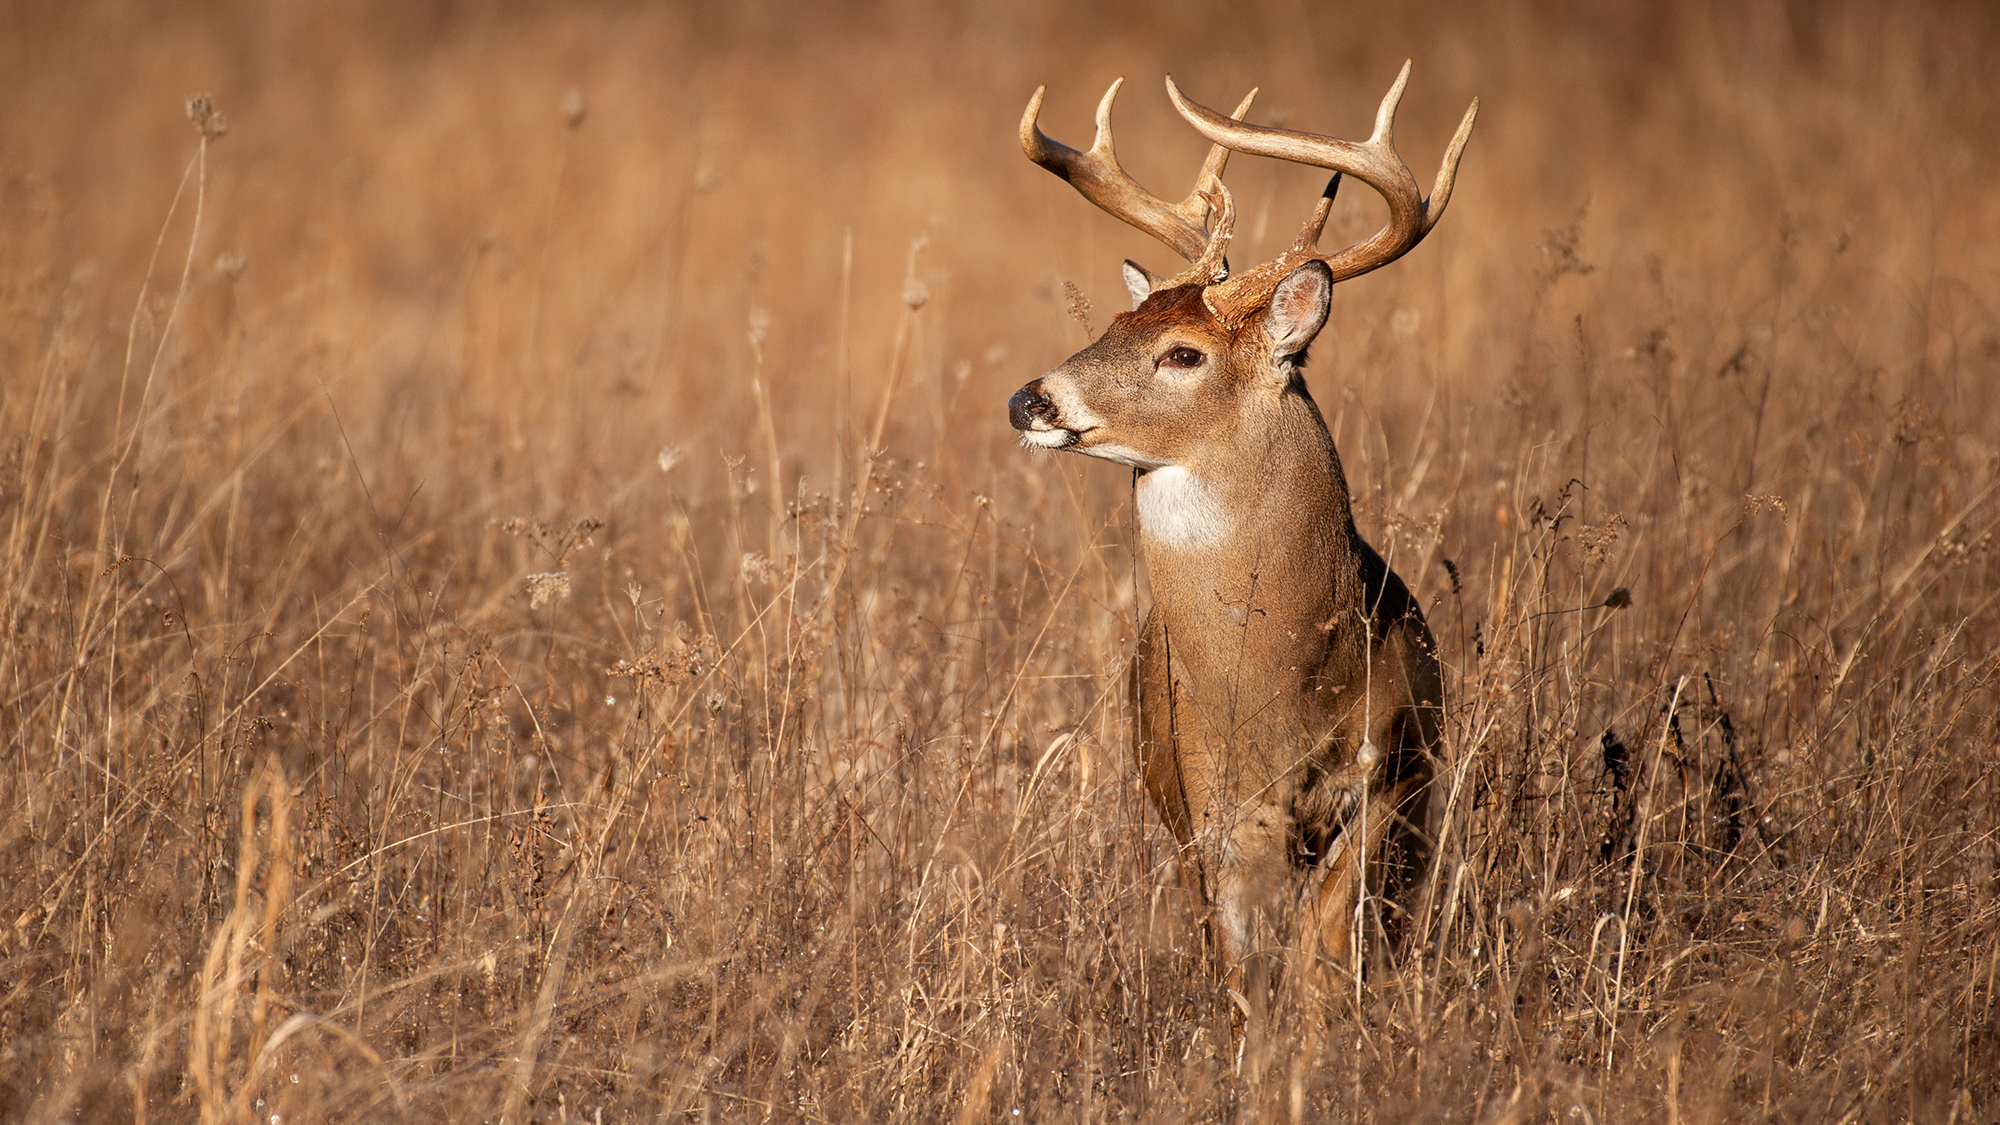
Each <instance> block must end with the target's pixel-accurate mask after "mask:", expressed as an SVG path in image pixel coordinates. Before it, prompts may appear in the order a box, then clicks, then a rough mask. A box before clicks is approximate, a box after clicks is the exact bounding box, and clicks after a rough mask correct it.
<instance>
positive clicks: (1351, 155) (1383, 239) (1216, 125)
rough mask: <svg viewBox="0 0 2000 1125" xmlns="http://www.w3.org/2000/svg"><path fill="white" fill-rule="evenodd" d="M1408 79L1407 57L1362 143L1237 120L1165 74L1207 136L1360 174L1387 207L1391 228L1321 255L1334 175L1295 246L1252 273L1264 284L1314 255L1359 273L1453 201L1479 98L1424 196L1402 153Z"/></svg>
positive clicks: (1405, 243)
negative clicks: (1401, 109)
mask: <svg viewBox="0 0 2000 1125" xmlns="http://www.w3.org/2000/svg"><path fill="white" fill-rule="evenodd" d="M1409 80H1410V64H1409V63H1408V62H1405V63H1404V64H1403V69H1402V71H1401V72H1400V73H1398V74H1397V75H1396V81H1395V84H1394V85H1392V86H1391V87H1390V88H1389V92H1388V93H1387V94H1386V95H1384V96H1383V98H1382V104H1381V106H1380V107H1379V108H1378V109H1377V110H1376V111H1375V129H1374V132H1373V133H1372V134H1371V135H1370V136H1369V138H1368V139H1367V140H1366V141H1363V142H1360V143H1356V142H1354V141H1346V140H1341V139H1339V138H1337V137H1323V136H1320V135H1318V134H1315V133H1303V132H1296V131H1293V130H1290V129H1274V128H1268V127H1265V126H1260V125H1247V124H1244V123H1242V122H1238V121H1231V120H1229V119H1227V118H1225V117H1223V116H1222V115H1221V114H1219V113H1216V112H1215V111H1214V110H1212V109H1209V108H1207V107H1206V106H1202V105H1199V104H1197V103H1195V102H1193V101H1190V100H1189V99H1188V98H1186V97H1185V96H1183V95H1182V94H1181V92H1180V90H1179V88H1177V87H1176V86H1175V85H1174V82H1173V79H1172V78H1169V79H1167V96H1168V97H1170V98H1172V99H1173V102H1174V108H1176V109H1178V110H1179V111H1180V113H1181V116H1182V117H1185V118H1186V119H1187V121H1188V123H1189V124H1190V125H1193V126H1194V127H1195V128H1196V129H1197V130H1199V131H1200V132H1201V133H1202V135H1203V136H1206V137H1207V138H1208V139H1209V140H1211V141H1214V142H1215V143H1217V144H1221V145H1227V146H1228V147H1230V148H1232V149H1234V150H1236V151H1237V152H1247V153H1250V154H1251V155H1253V156H1269V157H1275V158H1277V159H1279V160H1289V161H1292V162H1294V163H1298V164H1308V165H1312V166H1314V167H1318V168H1327V169H1331V170H1332V171H1334V172H1336V173H1340V174H1345V175H1351V176H1354V177H1355V178H1357V179H1359V180H1360V181H1361V182H1362V183H1365V184H1367V185H1368V186H1369V187H1371V188H1373V189H1374V190H1375V191H1376V193H1377V194H1379V195H1381V196H1382V198H1383V200H1384V201H1385V202H1387V203H1388V205H1389V225H1388V226H1385V227H1383V228H1382V229H1381V230H1379V231H1377V232H1376V233H1375V234H1374V235H1372V236H1370V237H1369V238H1367V239H1366V240H1364V241H1362V242H1359V243H1356V244H1355V245H1353V246H1349V247H1347V248H1346V249H1344V250H1341V251H1339V252H1337V253H1334V254H1321V253H1318V252H1317V250H1316V246H1317V244H1318V241H1319V235H1320V232H1321V230H1322V229H1323V227H1324V225H1325V222H1326V216H1327V215H1328V214H1329V213H1330V212H1331V199H1332V194H1331V193H1332V190H1333V189H1334V187H1336V186H1337V184H1338V177H1337V176H1336V179H1335V182H1334V183H1333V184H1329V185H1328V192H1327V194H1326V195H1324V196H1323V197H1322V198H1321V201H1320V203H1319V205H1318V206H1317V207H1316V208H1315V209H1314V213H1313V216H1312V218H1310V219H1308V220H1307V222H1306V225H1305V227H1304V229H1303V230H1301V231H1300V234H1299V240H1298V242H1297V243H1295V244H1294V245H1293V247H1292V249H1291V250H1290V251H1288V252H1287V253H1286V254H1285V255H1284V256H1283V257H1281V258H1279V259H1278V260H1277V261H1276V262H1273V263H1272V264H1271V265H1270V266H1268V267H1262V268H1260V269H1258V270H1256V271H1253V272H1254V273H1255V274H1256V275H1257V277H1258V280H1259V281H1260V282H1261V281H1263V280H1267V278H1266V277H1265V275H1266V274H1270V273H1278V272H1279V271H1281V270H1282V271H1283V272H1289V271H1290V270H1292V269H1296V268H1297V267H1298V266H1299V265H1301V264H1303V263H1304V262H1305V261H1307V260H1309V259H1312V258H1317V259H1319V260H1320V261H1323V262H1325V263H1327V265H1328V266H1330V267H1332V269H1333V276H1334V280H1335V281H1342V280H1345V279H1347V278H1350V277H1356V276H1359V275H1360V274H1364V273H1367V272H1368V271H1370V270H1372V269H1376V268H1378V267H1380V266H1384V265H1387V264H1388V263H1390V262H1393V261H1395V260H1396V259H1397V258H1400V257H1402V256H1403V255H1404V254H1406V253H1408V252H1409V251H1410V249H1411V248H1412V247H1414V246H1415V245H1416V244H1417V243H1419V242H1421V241H1423V238H1424V236H1425V235H1426V234H1429V233H1430V230H1431V228H1432V227H1433V226H1435V225H1437V220H1438V218H1439V217H1440V216H1441V215H1443V214H1444V207H1445V204H1446V203H1447V202H1449V201H1450V199H1451V185H1452V182H1453V180H1454V179H1455V177H1456V176H1457V174H1458V161H1459V157H1460V156H1461V155H1462V154H1463V152H1464V151H1465V144H1466V141H1467V140H1468V139H1469V138H1470V137H1471V135H1472V122H1473V119H1474V118H1475V117H1476V116H1477V115H1478V110H1479V103H1478V101H1477V100H1476V99H1475V100H1474V101H1473V103H1472V107H1471V108H1470V109H1468V110H1467V111H1466V115H1465V118H1464V120H1463V121H1461V122H1460V124H1459V127H1458V133H1457V134H1456V135H1455V136H1453V138H1452V143H1451V145H1450V147H1449V148H1448V149H1447V150H1446V153H1445V158H1444V164H1443V166H1442V167H1441V168H1440V170H1439V172H1438V179H1437V186H1436V188H1434V189H1433V191H1432V194H1431V198H1429V199H1425V198H1424V197H1423V195H1422V194H1420V190H1419V189H1418V187H1417V181H1416V177H1415V176H1412V175H1411V174H1410V169H1409V166H1408V165H1406V164H1404V163H1403V158H1402V157H1401V156H1399V155H1397V153H1396V145H1395V128H1396V109H1397V107H1398V105H1400V104H1401V102H1402V100H1403V90H1404V89H1405V87H1407V86H1408V84H1409ZM1239 280H1241V281H1243V282H1244V283H1245V284H1246V285H1248V284H1249V283H1250V275H1247V274H1246V275H1243V277H1242V278H1240V279H1239Z"/></svg>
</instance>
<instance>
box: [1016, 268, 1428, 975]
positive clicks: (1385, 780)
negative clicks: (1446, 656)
mask: <svg viewBox="0 0 2000 1125" xmlns="http://www.w3.org/2000/svg"><path fill="white" fill-rule="evenodd" d="M1309 268H1313V267H1309ZM1308 280H1310V279H1308ZM1287 284H1288V285H1289V284H1290V283H1287ZM1201 296H1202V291H1201V289H1200V288H1199V287H1197V286H1178V287H1175V288H1172V289H1168V290H1165V291H1163V292H1157V293H1153V294H1151V295H1150V296H1148V297H1147V298H1146V300H1145V301H1144V302H1142V303H1141V304H1140V306H1139V307H1138V308H1137V309H1135V310H1134V311H1132V312H1130V313H1125V314H1123V315H1121V316H1119V317H1117V318H1116V319H1115V320H1114V321H1113V322H1112V325H1111V327H1110V328H1109V329H1108V330H1107V331H1106V332H1105V334H1104V335H1103V336H1102V337H1101V338H1099V339H1098V340H1097V341H1096V342H1095V343H1093V344H1091V345H1090V346H1089V347H1087V348H1085V349H1084V350H1083V351H1082V352H1079V353H1078V354H1077V355H1076V356H1075V357H1073V358H1072V359H1071V360H1070V361H1069V362H1067V363H1065V364H1063V365H1062V366H1061V367H1059V368H1057V369H1056V370H1055V371H1053V372H1051V373H1050V374H1049V375H1047V376H1045V377H1044V378H1043V379H1041V380H1037V381H1036V383H1034V384H1031V385H1030V388H1031V389H1032V390H1033V391H1034V393H1036V394H1038V395H1045V396H1047V398H1048V401H1050V402H1051V403H1052V404H1053V405H1054V407H1055V410H1056V412H1057V415H1058V416H1059V417H1063V416H1067V415H1069V414H1074V415H1076V416H1078V417H1083V418H1090V419H1093V420H1094V421H1096V422H1097V423H1098V424H1097V425H1096V426H1093V427H1090V428H1088V429H1087V430H1086V431H1084V432H1082V433H1080V435H1079V436H1078V438H1077V440H1076V442H1075V444H1074V446H1073V447H1072V448H1075V449H1076V451H1078V452H1084V453H1091V452H1096V451H1098V450H1099V449H1100V448H1106V449H1117V450H1138V451H1140V452H1142V453H1143V454H1145V456H1146V457H1147V458H1148V459H1149V460H1158V461H1160V462H1163V463H1165V464H1167V465H1170V466H1172V467H1174V468H1177V469H1179V470H1182V471H1184V472H1185V473H1186V474H1189V475H1191V476H1192V477H1194V478H1195V479H1197V480H1199V481H1200V482H1201V484H1202V485H1203V487H1204V489H1205V492H1204V495H1209V494H1212V496H1213V499H1214V501H1215V502H1216V504H1217V505H1218V506H1219V509H1220V510H1221V511H1223V512H1226V513H1227V516H1228V519H1229V520H1230V521H1231V525H1230V527H1229V529H1228V534H1226V535H1224V536H1222V537H1220V538H1219V539H1218V540H1216V541H1213V542H1198V543H1189V542H1172V541H1167V540H1165V539H1163V538H1162V537H1161V536H1158V535H1155V534H1154V533H1153V531H1152V529H1151V528H1142V530H1144V531H1146V536H1145V539H1144V553H1145V557H1146V564H1147V569H1148V571H1149V573H1150V575H1151V578H1152V583H1153V589H1154V595H1155V597H1154V604H1153V607H1152V609H1151V612H1150V613H1149V615H1148V617H1147V619H1146V624H1145V628H1144V629H1143V631H1142V634H1141V636H1140V639H1139V645H1138V653H1137V656H1136V658H1135V659H1134V662H1133V666H1132V673H1131V706H1132V711H1133V723H1134V730H1135V743H1136V745H1135V749H1136V752H1137V758H1138V765H1139V769H1140V773H1141V775H1142V777H1143V778H1144V781H1145V785H1146V791H1147V793H1148V794H1149V796H1150V797H1151V799H1152V802H1153V806H1154V807H1155V808H1156V809H1157V810H1158V811H1159V814H1160V818H1161V819H1162V820H1163V821H1164V822H1165V823H1166V825H1167V827H1168V829H1169V830H1170V831H1172V832H1173V834H1174V836H1175V838H1176V839H1178V840H1180V841H1181V843H1182V844H1183V845H1184V847H1185V853H1186V858H1187V861H1188V862H1187V864H1186V869H1187V870H1188V871H1189V872H1190V874H1191V876H1192V879H1193V881H1194V883H1195V884H1196V885H1198V886H1199V888H1200V890H1201V893H1202V895H1203V896H1204V898H1205V900H1206V901H1207V902H1208V903H1209V904H1210V905H1211V907H1212V910H1211V914H1210V923H1211V932H1212V933H1213V935H1214V945H1213V948H1214V951H1215V954H1216V956H1217V958H1218V962H1219V966H1220V968H1221V969H1222V970H1223V971H1224V972H1225V973H1226V974H1227V975H1228V976H1229V977H1230V978H1231V979H1232V980H1237V981H1239V982H1241V981H1243V980H1244V979H1245V974H1247V975H1248V979H1249V980H1250V982H1251V984H1250V985H1246V991H1249V992H1251V993H1252V994H1253V996H1255V995H1256V993H1257V992H1258V991H1259V989H1258V988H1256V987H1254V986H1255V985H1256V984H1257V983H1259V982H1265V983H1268V982H1269V981H1270V980H1271V979H1273V976H1274V974H1273V970H1274V969H1275V965H1274V964H1273V963H1272V958H1270V957H1269V956H1267V954H1268V952H1269V951H1271V950H1274V949H1276V948H1280V947H1284V946H1292V945H1297V946H1298V947H1300V948H1301V950H1302V951H1303V952H1304V953H1305V954H1306V955H1308V956H1313V955H1317V956H1318V957H1320V958H1323V959H1324V961H1325V962H1330V963H1332V964H1333V965H1336V966H1339V967H1341V968H1343V969H1349V970H1351V969H1352V968H1353V962H1354V953H1355V947H1354V944H1353V935H1354V933H1355V932H1356V930H1357V928H1358V926H1357V918H1356V916H1355V906H1356V903H1357V901H1358V900H1359V898H1360V896H1361V894H1362V891H1363V888H1364V887H1365V888H1367V889H1368V890H1369V891H1371V892H1372V893H1376V894H1387V895H1389V896H1390V897H1391V899H1392V900H1395V899H1407V896H1408V894H1409V893H1410V891H1411V890H1412V889H1413V887H1414V886H1415V884H1416V882H1417V876H1418V875H1419V874H1420V873H1421V872H1422V870H1423V868H1424V866H1425V864H1426V862H1427V860H1428V856H1429V838H1428V836H1427V828H1428V824H1427V821H1428V816H1427V811H1428V808H1429V793H1430V790H1429V783H1430V779H1431V770H1432V765H1431V763H1432V760H1433V753H1434V751H1435V749H1436V747H1437V742H1438V730H1439V724H1440V719H1441V716H1442V707H1443V688H1442V681H1441V679H1440V676H1439V672H1438V665H1437V659H1436V656H1435V653H1434V649H1433V642H1432V639H1431V634H1430V630H1429V629H1428V627H1427V626H1426V625H1425V623H1424V618H1423V614H1422V612H1421V611H1420V610H1419V608H1418V606H1417V604H1416V601H1415V599H1413V598H1412V597H1411V596H1410V593H1409V590H1408V588H1407V587H1406V586H1405V585H1404V584H1403V582H1402V580H1401V579H1400V578H1398V577H1397V576H1396V574H1395V573H1394V572H1393V571H1392V570H1390V569H1389V567H1388V566H1387V565H1386V564H1385V563H1384V562H1383V560H1382V558H1381V556H1380V555H1378V554H1377V553H1376V552H1375V551H1374V549H1373V548H1371V547H1370V546H1369V545H1368V544H1367V543H1366V542H1365V541H1363V540H1362V538H1361V536H1360V534H1359V532H1358V531H1357V530H1356V528H1355V525H1354V519H1353V515H1352V512H1351V509H1350V504H1349V500H1348V492H1347V481H1346V477H1345V476H1344V474H1343V473H1342V471H1341V467H1340V458H1339V454H1338V453H1337V452H1336V451H1335V449H1334V446H1333V440H1332V437H1331V435H1330V434H1329V433H1328V431H1327V428H1326V423H1325V421H1324V419H1323V418H1322V417H1321V415H1320V412H1319V409H1318V407H1317V406H1316V405H1315V404H1314V403H1313V400H1312V396H1311V394H1310V393H1309V392H1308V391H1307V389H1306V385H1305V382H1304V380H1303V378H1302V377H1301V376H1300V375H1299V372H1298V369H1297V365H1296V363H1295V362H1294V359H1293V356H1285V355H1278V354H1274V350H1275V349H1276V348H1277V346H1278V345H1279V343H1280V342H1281V341H1283V342H1285V343H1287V344H1289V345H1291V350H1292V352H1293V354H1294V356H1295V355H1296V354H1297V353H1298V352H1299V351H1301V350H1302V349H1303V342H1302V340H1301V337H1302V338H1303V341H1309V340H1310V338H1311V335H1312V333H1314V332H1316V331H1317V330H1318V321H1317V320H1315V319H1313V318H1314V317H1315V316H1323V315H1324V311H1323V310H1324V301H1325V293H1324V291H1323V290H1312V289H1310V287H1309V286H1303V285H1302V286H1300V287H1299V288H1298V289H1290V290H1287V289H1281V290H1280V291H1279V292H1278V293H1277V294H1276V295H1275V297H1274V300H1273V302H1272V304H1271V305H1270V307H1269V308H1265V309H1260V310H1258V312H1257V313H1256V314H1255V315H1253V316H1251V317H1250V318H1248V319H1247V320H1246V321H1244V322H1242V323H1240V324H1238V325H1235V326H1226V325H1224V324H1222V323H1220V322H1218V321H1217V320H1216V319H1215V317H1214V316H1213V315H1212V314H1210V312H1209V311H1208V309H1207V307H1206V305H1205V304H1204V303H1203V302H1202V300H1201ZM1315 301H1316V302H1318V309H1319V311H1318V312H1317V313H1316V312H1315V311H1314V308H1313V306H1312V302H1315ZM1274 318H1275V319H1274ZM1285 324H1291V325H1293V326H1295V327H1294V328H1293V329H1292V330H1291V331H1290V332H1289V333H1287V332H1285V331H1284V330H1283V327H1284V325H1285ZM1299 325H1304V327H1297V326H1299ZM1180 346H1186V347H1193V348H1196V349H1199V350H1201V351H1202V352H1204V353H1205V354H1206V356H1207V357H1208V358H1207V360H1206V361H1205V363H1204V365H1203V367H1202V369H1201V370H1199V371H1183V370H1179V369H1177V368H1174V367H1173V366H1171V365H1169V364H1163V363H1160V357H1162V356H1165V355H1168V354H1169V353H1170V352H1171V350H1172V349H1174V348H1176V347H1180ZM1156 364H1158V366H1157V367H1156ZM1100 455H1103V454H1100ZM1154 471H1169V470H1154ZM1146 487H1148V485H1147V482H1146V480H1145V479H1144V477H1142V479H1141V483H1140V488H1141V489H1142V490H1143V489H1145V488H1146ZM1141 509H1142V524H1143V523H1144V515H1143V513H1144V511H1145V504H1144V499H1143V496H1142V505H1141ZM1364 744H1372V745H1373V746H1374V747H1375V748H1377V751H1378V754H1377V757H1376V759H1375V760H1374V761H1372V762H1364V761H1363V757H1364V755H1363V754H1362V747H1363V746H1364ZM1356 839H1359V840H1360V842H1361V843H1360V846H1359V847H1353V846H1349V845H1350V844H1351V843H1352V842H1353V841H1354V840H1356ZM1315 879H1317V880H1318V885H1317V887H1314V886H1313V882H1314V880H1315ZM1407 906H1408V903H1407V902H1406V901H1402V902H1397V903H1396V905H1395V906H1394V907H1392V908H1390V909H1388V910H1385V911H1382V912H1379V913H1378V912H1372V911H1371V912H1369V914H1368V918H1367V919H1366V921H1367V922H1368V924H1369V925H1371V926H1373V925H1375V924H1376V922H1377V920H1378V919H1379V920H1380V921H1383V922H1386V923H1388V924H1389V925H1390V926H1391V928H1393V927H1394V921H1395V918H1396V916H1397V915H1398V913H1399V911H1400V910H1402V909H1406V908H1407Z"/></svg>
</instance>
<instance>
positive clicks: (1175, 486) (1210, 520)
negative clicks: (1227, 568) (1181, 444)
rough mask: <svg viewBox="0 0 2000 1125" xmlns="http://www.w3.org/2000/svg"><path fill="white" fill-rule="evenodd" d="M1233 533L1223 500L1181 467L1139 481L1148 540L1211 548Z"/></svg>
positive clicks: (1141, 527) (1141, 529)
mask: <svg viewBox="0 0 2000 1125" xmlns="http://www.w3.org/2000/svg"><path fill="white" fill-rule="evenodd" d="M1090 452H1092V453H1096V452H1097V451H1096V450H1094V449H1093V450H1091V451H1090ZM1229 529H1230V520H1229V512H1228V510H1227V509H1225V508H1224V507H1223V506H1222V500H1221V498H1220V497H1218V496H1216V494H1215V493H1214V492H1212V491H1210V489H1209V487H1208V486H1207V485H1206V484H1203V483H1202V481H1201V478H1200V477H1197V476H1195V475H1194V474H1193V473H1190V472H1188V471H1187V470H1186V469H1183V468H1181V467H1180V466H1179V465H1168V466H1165V467H1164V468H1159V469H1154V470H1153V471H1152V472H1149V473H1147V474H1146V475H1145V476H1143V477H1140V478H1139V532H1140V534H1141V535H1144V536H1145V537H1146V538H1147V539H1150V540H1152V541H1154V542H1156V543H1160V544H1162V545H1165V546H1169V547H1211V546H1214V545H1215V544H1217V543H1220V542H1222V541H1223V540H1224V539H1226V538H1228V536H1229Z"/></svg>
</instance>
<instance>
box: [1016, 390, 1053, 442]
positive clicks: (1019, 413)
mask: <svg viewBox="0 0 2000 1125" xmlns="http://www.w3.org/2000/svg"><path fill="white" fill-rule="evenodd" d="M1055 417H1056V404H1055V403H1053V402H1050V401H1049V399H1048V396H1047V395H1045V394H1043V393H1042V381H1041V380H1040V379H1037V380H1035V381H1034V382H1032V383H1029V384H1028V385H1027V386H1025V387H1022V388H1021V389H1020V390H1018V391H1015V392H1014V397H1013V398H1010V399H1008V400H1007V420H1008V421H1009V422H1012V423H1014V428H1015V429H1017V430H1025V429H1029V428H1031V427H1032V426H1033V425H1034V424H1035V422H1036V421H1042V422H1053V421H1055Z"/></svg>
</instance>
